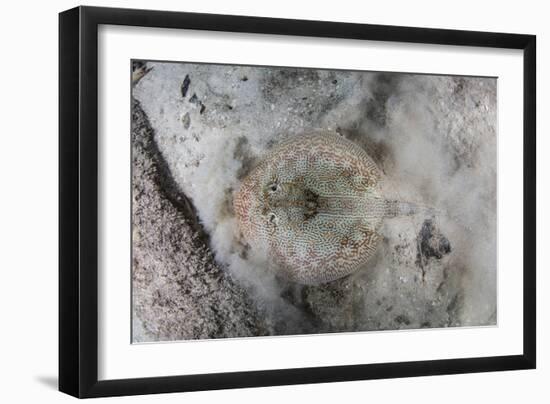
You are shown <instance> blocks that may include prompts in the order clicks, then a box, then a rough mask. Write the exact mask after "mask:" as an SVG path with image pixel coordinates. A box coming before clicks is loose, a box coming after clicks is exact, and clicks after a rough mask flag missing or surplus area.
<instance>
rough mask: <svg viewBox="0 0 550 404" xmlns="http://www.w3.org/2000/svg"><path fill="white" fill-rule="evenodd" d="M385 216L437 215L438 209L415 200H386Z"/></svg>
mask: <svg viewBox="0 0 550 404" xmlns="http://www.w3.org/2000/svg"><path fill="white" fill-rule="evenodd" d="M384 213H385V214H384V216H385V217H390V218H391V217H398V216H413V215H418V214H421V215H426V216H435V215H436V214H437V213H438V210H437V209H434V208H432V207H431V206H426V205H421V204H418V203H413V202H403V201H395V200H386V203H385V212H384Z"/></svg>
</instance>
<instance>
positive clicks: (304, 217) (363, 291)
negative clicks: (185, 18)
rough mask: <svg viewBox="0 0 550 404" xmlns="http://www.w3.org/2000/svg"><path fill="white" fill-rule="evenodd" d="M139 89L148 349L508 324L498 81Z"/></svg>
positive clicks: (134, 136)
mask: <svg viewBox="0 0 550 404" xmlns="http://www.w3.org/2000/svg"><path fill="white" fill-rule="evenodd" d="M129 72H130V74H129V76H130V77H129V78H128V79H129V80H130V81H131V94H129V97H130V98H131V133H128V134H127V136H131V156H132V157H131V158H132V160H131V161H132V167H131V171H132V181H131V190H132V192H131V194H132V201H131V205H132V209H131V223H132V235H131V239H132V246H131V250H132V252H131V255H132V265H131V273H132V276H131V296H132V302H131V307H132V313H131V316H132V318H131V324H132V331H131V335H132V338H131V339H132V343H151V342H167V341H184V340H197V339H218V338H251V337H277V336H288V335H305V334H328V333H351V332H380V331H384V332H397V331H398V330H419V329H423V330H429V329H442V328H447V327H491V326H492V327H494V326H497V325H498V321H497V320H498V310H497V273H498V265H497V264H498V263H497V132H498V127H497V87H498V79H497V78H496V77H474V76H457V75H437V74H413V73H408V72H382V71H356V70H336V69H325V68H323V69H319V68H310V67H308V68H306V67H284V66H249V65H229V64H210V63H197V62H186V61H157V60H137V59H134V60H131V62H130V66H129Z"/></svg>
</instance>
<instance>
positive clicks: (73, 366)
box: [59, 7, 536, 398]
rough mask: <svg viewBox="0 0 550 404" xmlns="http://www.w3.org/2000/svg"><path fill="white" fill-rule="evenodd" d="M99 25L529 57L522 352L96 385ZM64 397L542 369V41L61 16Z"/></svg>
mask: <svg viewBox="0 0 550 404" xmlns="http://www.w3.org/2000/svg"><path fill="white" fill-rule="evenodd" d="M100 24H112V25H126V26H140V27H158V28H176V29H177V28H180V29H194V30H207V31H227V32H242V33H259V34H278V35H293V36H309V37H318V38H344V39H361V40H371V41H372V40H375V41H391V42H405V43H423V44H439V45H449V46H454V45H463V46H476V47H487V48H510V49H520V50H523V61H524V62H523V68H524V76H523V84H524V88H523V120H524V122H523V142H524V143H523V145H524V155H523V169H524V177H523V181H524V189H523V219H524V229H523V231H524V238H523V240H524V244H523V354H521V355H511V356H494V357H482V358H467V359H445V360H428V361H416V362H400V363H380V364H364V365H350V366H333V367H314V368H296V369H282V370H263V371H251V372H235V373H218V374H192V375H181V376H170V377H151V378H139V379H122V380H106V381H99V380H98V376H97V374H98V323H97V318H98V282H97V280H98V270H97V265H98V140H97V130H98V105H97V102H98V65H97V62H98V26H99V25H100ZM59 100H60V101H59V218H60V219H59V390H60V391H62V392H65V393H68V394H70V395H73V396H75V397H81V398H85V397H104V396H120V395H134V394H150V393H168V392H183V391H196V390H210V389H227V388H242V387H259V386H274V385H291V384H301V383H324V382H336V381H350V380H363V379H381V378H397V377H411V376H427V375H441V374H458V373H470V372H488V371H501V370H514V369H534V368H535V366H536V288H535V285H536V223H535V219H536V216H535V215H536V213H535V212H536V198H535V197H536V161H535V158H536V153H535V150H536V138H535V130H536V128H535V122H536V108H535V106H536V37H535V36H534V35H519V34H505V33H490V32H472V31H458V30H443V29H425V28H409V27H397V26H382V25H367V24H350V23H339V22H322V21H306V20H289V19H277V18H260V17H244V16H229V15H214V14H197V13H183V12H165V11H148V10H130V9H111V8H96V7H77V8H74V9H71V10H68V11H64V12H62V13H60V15H59Z"/></svg>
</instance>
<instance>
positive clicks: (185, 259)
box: [132, 100, 266, 342]
mask: <svg viewBox="0 0 550 404" xmlns="http://www.w3.org/2000/svg"><path fill="white" fill-rule="evenodd" d="M132 118H133V130H132V159H133V167H132V168H133V171H132V194H133V204H132V220H133V250H132V257H133V265H132V285H133V289H132V292H133V293H132V297H133V302H132V303H133V306H132V307H133V313H134V314H133V315H134V317H133V322H134V333H133V340H134V342H143V341H151V340H152V341H170V340H181V339H196V338H223V337H235V336H241V337H244V336H252V335H263V334H266V330H265V329H264V326H263V324H262V321H261V317H260V315H259V312H258V310H257V309H256V307H255V306H254V304H253V302H252V301H251V300H250V298H248V297H247V295H246V293H245V292H244V291H243V289H242V288H241V287H239V286H238V285H236V284H235V283H234V282H233V281H232V280H231V279H230V276H229V274H228V273H227V272H225V271H223V270H222V269H221V267H220V266H219V265H218V264H217V263H216V262H215V260H214V257H213V255H212V253H211V252H210V250H209V249H208V246H207V242H208V241H207V239H208V236H207V235H206V234H205V233H204V231H203V229H202V227H201V225H200V223H199V221H198V219H197V217H196V213H195V210H194V207H193V206H192V204H191V203H190V202H189V201H188V199H187V198H186V197H185V195H183V194H182V193H181V191H179V189H178V187H177V185H176V184H175V183H174V182H173V180H172V179H171V175H170V172H169V171H168V169H167V166H166V163H165V162H164V160H163V158H162V156H161V155H160V153H159V151H158V149H157V147H156V145H155V142H154V139H153V137H154V135H153V130H152V129H151V127H150V126H149V123H148V122H147V119H146V117H145V114H144V113H143V111H142V109H141V107H140V105H139V103H138V102H137V101H135V100H133V101H132Z"/></svg>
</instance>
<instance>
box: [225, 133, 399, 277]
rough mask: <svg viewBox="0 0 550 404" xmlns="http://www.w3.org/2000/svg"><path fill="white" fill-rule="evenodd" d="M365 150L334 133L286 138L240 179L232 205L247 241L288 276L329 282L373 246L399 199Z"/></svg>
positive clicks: (352, 266)
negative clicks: (391, 196) (389, 196)
mask: <svg viewBox="0 0 550 404" xmlns="http://www.w3.org/2000/svg"><path fill="white" fill-rule="evenodd" d="M379 179H380V173H379V171H378V168H377V167H376V164H375V163H374V162H373V160H372V159H371V158H370V157H369V156H368V155H367V153H366V152H365V151H364V150H363V149H362V148H361V147H359V146H358V145H356V144H355V143H352V142H351V141H349V140H346V139H345V138H343V137H342V136H340V135H338V134H335V133H325V132H323V133H314V134H308V135H303V136H299V137H297V138H294V139H293V140H291V141H287V142H284V143H282V144H281V145H280V146H278V147H276V148H275V149H274V150H272V151H271V152H270V153H269V155H268V156H266V158H264V159H263V161H262V162H261V163H260V164H259V165H258V166H257V167H255V168H254V169H253V170H252V171H251V172H250V174H249V175H248V176H247V177H246V178H245V179H244V180H243V182H242V184H241V187H240V189H239V190H238V192H237V193H236V195H235V199H234V207H235V213H236V215H237V218H238V222H239V228H240V231H241V233H242V235H243V237H244V239H245V240H246V241H247V243H248V244H250V246H251V247H252V248H254V249H256V250H257V251H259V252H260V253H262V254H265V256H266V257H267V258H268V259H269V262H270V264H271V265H272V266H273V267H274V268H275V269H276V270H277V271H279V273H281V274H282V275H284V276H285V277H286V278H288V279H289V280H292V281H295V282H299V283H304V284H319V283H324V282H330V281H332V280H335V279H338V278H340V277H342V276H345V275H348V274H350V273H352V272H354V271H356V270H357V269H359V268H360V267H361V266H362V265H364V264H365V262H366V261H367V260H368V259H369V258H370V257H371V256H372V255H373V254H374V252H375V251H376V247H377V245H378V242H379V235H378V232H377V231H378V229H379V227H380V225H381V222H382V219H383V218H384V217H387V216H395V215H396V214H398V213H399V210H400V209H401V207H400V206H399V205H396V203H395V202H390V201H386V200H385V199H383V198H382V197H381V196H380V194H379V192H378V182H379Z"/></svg>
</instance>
